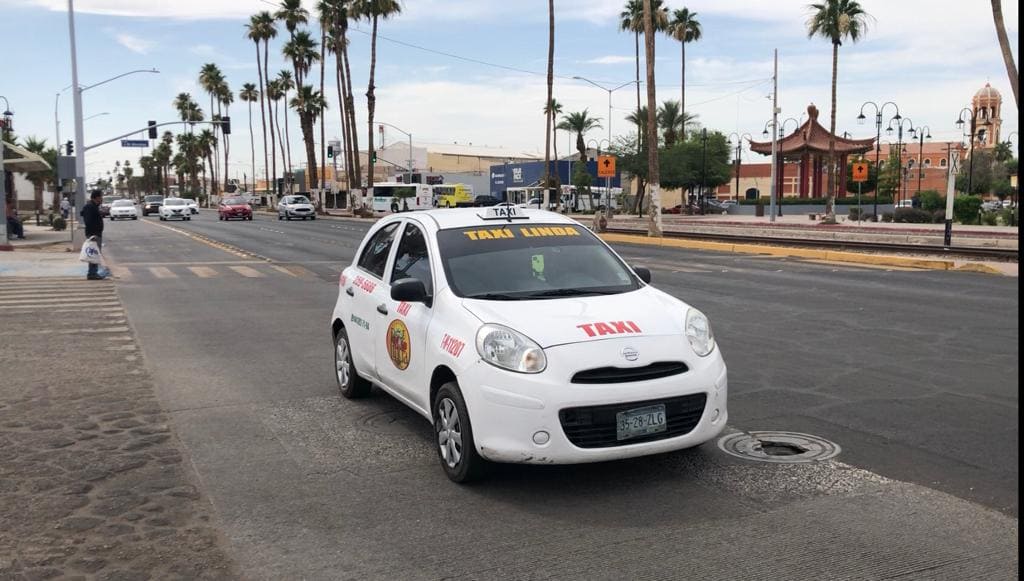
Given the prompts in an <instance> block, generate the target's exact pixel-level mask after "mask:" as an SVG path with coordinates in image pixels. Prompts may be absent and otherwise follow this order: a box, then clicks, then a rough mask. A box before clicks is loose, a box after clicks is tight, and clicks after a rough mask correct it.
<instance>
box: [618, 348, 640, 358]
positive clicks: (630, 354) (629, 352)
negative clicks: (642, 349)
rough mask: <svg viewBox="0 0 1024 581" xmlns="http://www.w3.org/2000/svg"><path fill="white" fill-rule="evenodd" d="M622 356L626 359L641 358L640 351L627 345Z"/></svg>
mask: <svg viewBox="0 0 1024 581" xmlns="http://www.w3.org/2000/svg"><path fill="white" fill-rule="evenodd" d="M622 356H623V357H625V358H626V361H636V360H637V359H639V358H640V353H639V352H638V351H637V350H636V349H633V348H632V347H626V348H625V349H623V350H622Z"/></svg>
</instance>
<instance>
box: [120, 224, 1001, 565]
mask: <svg viewBox="0 0 1024 581" xmlns="http://www.w3.org/2000/svg"><path fill="white" fill-rule="evenodd" d="M367 227H368V226H367V225H366V224H364V223H357V222H354V221H342V220H327V219H320V220H316V221H312V222H301V221H299V222H279V221H278V220H276V219H275V218H274V217H272V216H270V217H268V216H266V215H258V216H257V218H256V220H255V221H253V222H230V223H222V222H218V221H217V219H216V215H215V214H213V213H209V212H205V211H204V212H203V213H202V214H201V215H200V216H198V217H196V218H195V219H193V220H192V221H191V222H186V223H173V224H167V223H161V222H157V221H156V219H155V218H149V219H145V220H140V221H139V222H122V223H116V224H110V225H108V227H107V231H106V233H105V237H104V242H105V243H104V250H105V252H106V253H107V254H108V255H109V256H110V257H111V258H112V259H113V261H114V264H115V265H116V268H115V272H116V273H117V274H118V276H119V280H118V283H117V287H118V290H119V292H120V294H121V296H122V298H123V300H124V302H125V304H126V306H127V312H128V319H129V322H130V323H131V324H132V326H133V327H134V330H135V332H136V333H137V334H138V336H139V340H140V344H141V347H142V350H143V353H144V356H145V359H146V365H147V367H148V368H149V370H150V371H151V372H152V373H153V375H154V378H155V381H156V385H157V391H158V394H159V397H160V399H161V401H162V403H163V404H164V406H165V407H167V409H168V411H169V412H170V414H171V416H172V417H173V418H174V425H175V428H176V430H177V432H178V435H179V437H180V438H181V440H182V442H183V443H184V445H185V447H186V449H187V450H188V451H189V453H190V455H191V460H192V464H193V466H194V468H195V470H196V473H197V476H198V479H199V480H200V481H201V482H202V484H203V486H204V488H205V489H206V491H207V492H208V494H209V495H210V498H211V499H212V501H213V504H214V508H215V509H216V511H217V514H218V516H219V517H220V519H221V522H222V525H223V527H224V529H225V533H226V535H227V536H228V538H229V539H230V540H231V544H232V547H231V548H232V551H233V554H234V556H235V557H236V558H237V559H238V560H239V562H240V566H241V568H242V570H243V572H245V574H246V575H247V576H249V577H253V578H268V579H269V578H286V577H287V578H298V577H306V578H356V577H360V578H438V577H451V578H461V577H465V578H524V577H528V578H548V577H552V578H555V577H557V578H589V579H594V578H609V577H618V576H619V573H622V572H628V573H629V574H630V575H631V576H635V577H640V576H644V577H656V578H678V576H679V571H681V570H685V571H687V574H686V575H685V576H687V577H690V576H694V577H695V576H697V575H703V576H705V577H707V578H710V579H724V578H729V579H747V578H773V579H774V578H778V579H781V578H785V579H821V578H830V579H839V578H849V579H863V578H888V577H894V576H897V575H905V576H906V577H907V578H928V579H937V578H949V579H960V578H965V577H970V578H986V579H987V578H991V579H1002V578H1007V576H1008V575H1012V576H1015V574H1016V571H1017V555H1016V553H1017V526H1018V525H1017V516H1018V493H1017V487H1018V429H1017V426H1018V413H1017V401H1018V389H1017V382H1018V365H1017V351H1018V342H1019V341H1018V330H1019V326H1018V322H1017V321H1018V310H1019V309H1018V300H1017V297H1018V292H1019V289H1018V279H1016V278H1007V277H997V276H992V275H983V274H976V273H966V272H938V271H906V270H893V269H873V268H867V267H853V266H847V265H838V264H820V263H813V262H807V261H797V260H788V259H776V258H765V257H756V256H744V255H733V254H722V253H712V252H694V251H685V250H676V249H669V250H665V249H658V248H653V247H643V246H626V245H624V246H620V247H618V250H619V251H620V253H621V254H623V255H624V256H625V257H627V259H628V260H629V261H630V262H634V263H638V264H643V265H646V266H649V267H650V268H651V269H652V271H653V273H654V281H653V282H654V284H655V285H656V286H658V287H659V288H662V289H663V290H666V291H667V292H669V293H672V294H674V295H676V296H678V297H680V298H682V299H684V300H686V301H687V302H689V303H691V304H693V305H695V306H697V307H698V308H700V309H701V310H703V311H704V312H705V313H707V314H708V316H709V317H710V319H711V322H712V326H713V328H714V331H715V334H716V338H717V340H718V343H719V345H720V346H721V349H722V350H723V353H724V356H725V359H726V362H727V364H728V365H729V372H730V373H729V375H730V377H729V379H730V382H729V384H730V429H733V430H748V431H749V430H788V431H795V432H803V433H809V434H814V435H817V436H821V437H823V438H826V439H828V440H831V441H833V442H836V443H837V444H839V445H840V446H841V447H842V453H841V454H840V456H839V457H838V458H837V459H836V460H833V461H827V462H821V463H817V464H812V465H772V464H764V463H757V462H752V461H745V460H740V459H734V458H732V457H730V456H727V455H725V454H724V453H722V452H721V451H719V450H718V449H717V447H716V446H714V445H713V444H711V443H709V444H706V445H704V446H702V447H700V448H698V449H696V450H690V451H683V452H679V453H675V454H667V455H662V456H657V457H651V458H645V459H637V460H630V461H624V462H613V463H606V464H598V465H589V466H569V467H524V466H505V467H500V468H499V469H498V470H497V471H496V473H495V474H494V475H493V476H492V478H491V479H489V480H487V481H485V482H483V483H480V484H478V485H475V486H471V487H459V486H456V485H453V484H451V483H449V482H448V481H447V479H446V478H445V477H444V475H443V474H442V472H441V470H440V468H439V467H438V466H437V465H436V462H437V460H436V457H435V453H434V450H433V447H432V443H431V442H432V433H431V428H430V426H429V424H428V423H426V422H424V421H423V420H422V419H421V418H420V417H419V416H417V415H415V414H413V413H412V412H409V411H407V410H406V409H405V408H403V407H402V406H401V405H400V404H398V403H397V402H395V401H394V400H392V399H391V398H389V397H388V396H386V395H384V394H383V393H380V392H378V393H377V395H376V396H375V397H372V398H370V399H368V400H364V401H359V402H351V401H347V400H342V399H341V398H340V397H339V396H338V395H337V391H336V388H335V383H334V379H333V375H332V373H333V371H332V363H333V361H332V359H331V347H330V336H329V329H328V325H329V316H330V312H331V309H332V307H333V304H334V301H335V298H336V295H337V285H336V280H337V277H338V273H339V272H340V270H341V268H342V267H343V265H344V264H346V263H348V262H350V261H351V259H352V255H353V252H354V249H355V246H356V245H357V244H358V242H359V240H360V239H361V237H362V234H363V233H364V232H365V231H366V229H367ZM197 235H198V236H201V237H202V238H197V237H196V236H197ZM210 240H213V241H216V242H217V243H222V244H226V245H229V246H228V247H224V246H222V245H219V244H211V243H210V242H209V241H210ZM218 246H220V247H218ZM239 251H241V252H239ZM250 253H251V254H250ZM253 255H256V256H258V258H256V257H254V256H253ZM894 531H898V534H894Z"/></svg>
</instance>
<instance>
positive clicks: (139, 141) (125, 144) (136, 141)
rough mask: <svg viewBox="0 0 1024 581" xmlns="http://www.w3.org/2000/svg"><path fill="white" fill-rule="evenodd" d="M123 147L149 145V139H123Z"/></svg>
mask: <svg viewBox="0 0 1024 581" xmlns="http://www.w3.org/2000/svg"><path fill="white" fill-rule="evenodd" d="M121 147H149V140H148V139H122V140H121Z"/></svg>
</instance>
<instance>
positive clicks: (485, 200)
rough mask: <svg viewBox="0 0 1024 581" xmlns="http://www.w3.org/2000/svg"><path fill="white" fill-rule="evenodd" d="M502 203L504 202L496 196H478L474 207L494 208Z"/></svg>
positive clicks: (474, 200)
mask: <svg viewBox="0 0 1024 581" xmlns="http://www.w3.org/2000/svg"><path fill="white" fill-rule="evenodd" d="M500 203H502V201H501V200H499V199H498V198H495V197H494V196H477V197H475V198H473V205H474V206H476V207H481V206H493V205H495V204H500Z"/></svg>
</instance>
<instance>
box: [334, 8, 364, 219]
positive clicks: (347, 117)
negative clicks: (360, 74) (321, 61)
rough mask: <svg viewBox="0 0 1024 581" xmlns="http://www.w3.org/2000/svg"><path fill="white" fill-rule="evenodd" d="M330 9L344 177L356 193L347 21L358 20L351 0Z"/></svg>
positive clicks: (356, 132) (356, 141) (356, 154)
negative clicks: (339, 101)
mask: <svg viewBox="0 0 1024 581" xmlns="http://www.w3.org/2000/svg"><path fill="white" fill-rule="evenodd" d="M330 1H331V2H332V4H333V6H334V26H333V27H332V31H333V32H334V50H335V51H336V52H337V53H338V54H340V55H341V59H339V60H338V61H337V69H338V71H337V73H338V85H339V88H340V90H341V99H342V101H341V102H342V106H341V107H340V109H341V111H340V113H341V115H342V128H343V129H344V132H345V133H344V138H345V147H344V149H345V156H346V157H345V168H346V171H345V174H346V177H348V182H349V191H354V190H357V188H358V186H359V185H360V184H361V183H362V179H363V178H362V174H363V170H362V166H361V164H360V162H359V128H358V125H357V124H356V108H355V99H354V97H353V91H352V67H351V66H350V64H349V59H348V21H349V19H350V18H351V19H358V17H359V14H358V12H357V11H356V10H355V9H354V8H355V7H354V0H330ZM355 202H356V204H357V205H356V207H360V206H362V196H360V198H359V199H358V200H355Z"/></svg>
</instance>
